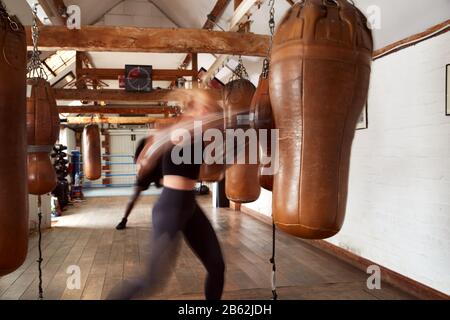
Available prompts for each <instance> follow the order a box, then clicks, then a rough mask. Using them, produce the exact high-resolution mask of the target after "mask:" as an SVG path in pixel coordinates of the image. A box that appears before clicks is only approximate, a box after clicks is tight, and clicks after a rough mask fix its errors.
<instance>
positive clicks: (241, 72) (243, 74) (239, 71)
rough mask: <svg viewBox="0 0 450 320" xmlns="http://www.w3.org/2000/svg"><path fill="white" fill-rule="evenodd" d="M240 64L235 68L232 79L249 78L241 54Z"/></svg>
mask: <svg viewBox="0 0 450 320" xmlns="http://www.w3.org/2000/svg"><path fill="white" fill-rule="evenodd" d="M238 62H239V64H238V65H237V67H236V69H235V70H234V73H233V76H232V77H231V80H230V81H234V80H240V79H248V78H249V75H248V72H247V69H246V68H245V65H244V61H242V56H239V60H238Z"/></svg>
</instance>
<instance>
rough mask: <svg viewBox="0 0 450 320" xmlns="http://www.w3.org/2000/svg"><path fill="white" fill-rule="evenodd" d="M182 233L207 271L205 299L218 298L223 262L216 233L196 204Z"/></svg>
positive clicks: (222, 284)
mask: <svg viewBox="0 0 450 320" xmlns="http://www.w3.org/2000/svg"><path fill="white" fill-rule="evenodd" d="M183 233H184V236H185V238H186V241H187V243H188V244H189V246H190V247H191V248H192V250H193V251H194V253H195V254H196V255H197V256H198V257H199V259H200V260H201V262H202V263H203V265H204V266H205V268H206V270H207V272H208V275H207V278H206V283H205V296H206V299H207V300H220V299H221V297H222V293H223V286H224V274H225V263H224V261H223V255H222V250H221V249H220V244H219V241H218V240H217V236H216V233H215V232H214V229H213V227H212V226H211V223H210V222H209V220H208V218H206V216H205V214H204V213H203V211H202V209H201V208H200V207H199V205H198V204H196V209H195V211H194V215H193V216H192V217H191V218H190V219H189V220H188V221H187V223H186V226H185V228H184V230H183Z"/></svg>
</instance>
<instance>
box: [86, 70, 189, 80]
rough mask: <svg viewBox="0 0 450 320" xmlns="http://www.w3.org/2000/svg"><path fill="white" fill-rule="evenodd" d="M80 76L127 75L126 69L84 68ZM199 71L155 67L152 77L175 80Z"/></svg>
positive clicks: (114, 78)
mask: <svg viewBox="0 0 450 320" xmlns="http://www.w3.org/2000/svg"><path fill="white" fill-rule="evenodd" d="M78 72H79V76H88V77H96V78H97V79H99V80H117V79H118V78H119V76H123V75H125V69H86V68H85V69H82V70H80V71H78ZM194 76H197V72H195V71H192V70H169V69H154V70H153V72H152V78H153V80H154V81H173V80H176V79H177V78H178V77H194Z"/></svg>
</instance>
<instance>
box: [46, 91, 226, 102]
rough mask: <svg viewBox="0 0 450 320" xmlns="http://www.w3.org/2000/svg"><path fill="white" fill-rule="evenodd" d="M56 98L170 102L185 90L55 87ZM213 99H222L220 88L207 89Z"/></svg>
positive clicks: (183, 96)
mask: <svg viewBox="0 0 450 320" xmlns="http://www.w3.org/2000/svg"><path fill="white" fill-rule="evenodd" d="M53 91H54V94H55V98H56V100H67V101H106V102H111V101H120V102H168V101H183V100H184V99H185V95H183V92H184V91H185V90H182V89H178V90H163V89H161V90H154V91H152V92H148V93H144V92H127V91H125V90H113V89H110V90H89V89H83V90H77V89H53ZM205 91H206V92H207V94H209V95H210V96H211V98H212V99H215V100H221V99H222V97H221V91H220V90H213V89H210V90H205Z"/></svg>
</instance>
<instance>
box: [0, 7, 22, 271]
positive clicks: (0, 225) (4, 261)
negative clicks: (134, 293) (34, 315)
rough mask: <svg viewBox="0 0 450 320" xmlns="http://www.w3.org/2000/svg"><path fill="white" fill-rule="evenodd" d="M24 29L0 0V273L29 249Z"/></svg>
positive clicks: (16, 264) (14, 265)
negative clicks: (3, 6)
mask: <svg viewBox="0 0 450 320" xmlns="http://www.w3.org/2000/svg"><path fill="white" fill-rule="evenodd" d="M26 57H27V46H26V40H25V31H24V28H23V27H22V25H21V24H20V23H19V21H18V20H17V19H16V18H15V17H8V15H7V13H6V12H5V11H4V10H3V8H2V7H1V3H0V137H1V144H2V146H1V152H0V164H1V165H0V276H4V275H6V274H8V273H11V272H13V271H14V270H16V269H17V268H19V267H20V266H21V265H22V263H23V262H24V261H25V258H26V255H27V250H28V191H27V162H26V161H27V153H26V152H27V136H26V126H25V123H26V120H25V119H26V66H27V61H26V59H27V58H26Z"/></svg>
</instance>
